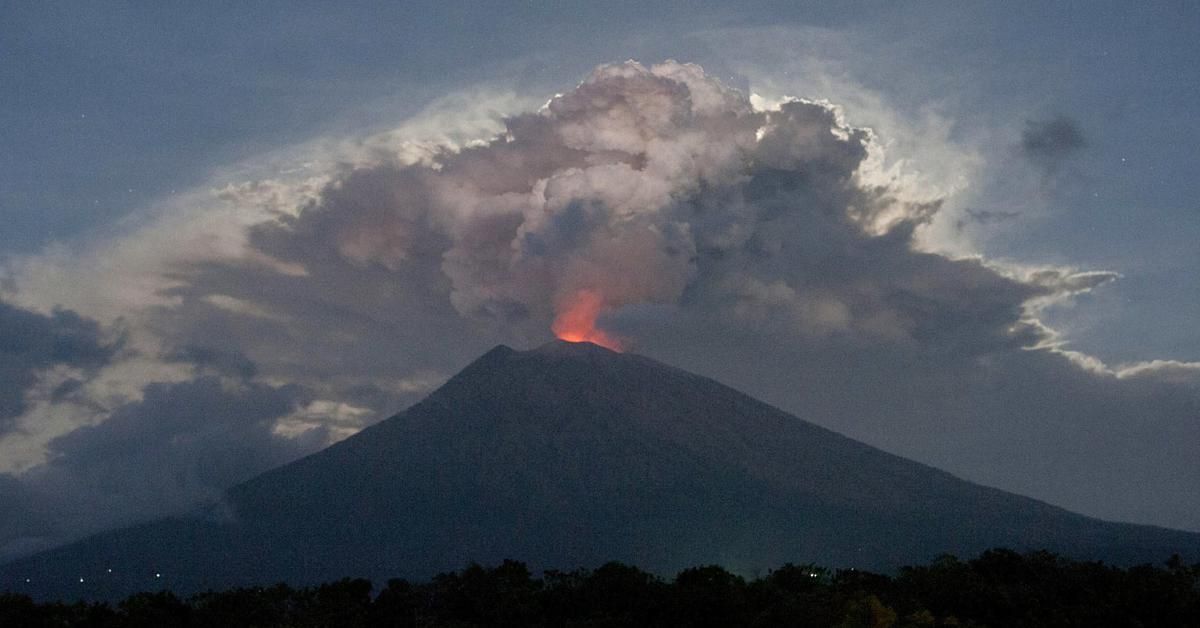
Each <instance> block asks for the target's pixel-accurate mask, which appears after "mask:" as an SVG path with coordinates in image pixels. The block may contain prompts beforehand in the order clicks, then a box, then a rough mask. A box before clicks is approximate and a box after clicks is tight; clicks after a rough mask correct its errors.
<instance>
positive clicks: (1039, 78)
mask: <svg viewBox="0 0 1200 628" xmlns="http://www.w3.org/2000/svg"><path fill="white" fill-rule="evenodd" d="M0 14H2V15H3V19H0V60H2V61H0V85H3V86H4V87H3V89H0V145H3V146H4V147H5V150H4V151H2V152H0V219H2V222H0V224H2V225H3V226H2V228H0V499H3V500H4V503H6V504H12V505H13V506H12V507H11V508H6V509H4V511H3V512H0V556H11V555H17V554H20V553H25V552H29V551H33V550H36V549H39V548H43V547H48V546H51V545H54V544H56V543H61V542H63V541H65V540H67V539H70V538H74V537H77V536H79V535H81V534H86V533H89V532H94V531H96V530H100V529H104V528H106V527H112V526H116V525H121V524H125V523H129V522H132V521H137V520H141V519H145V518H149V517H154V516H160V515H163V514H169V513H178V512H184V511H187V510H189V509H191V508H194V507H196V506H197V505H198V504H202V503H205V502H206V501H209V500H212V499H215V498H216V497H217V496H219V494H220V492H221V491H222V490H223V489H224V488H226V487H228V486H230V485H232V484H234V483H236V482H238V481H240V480H243V479H246V478H248V477H251V476H253V475H254V474H256V473H259V472H261V471H264V470H266V469H268V468H271V467H273V466H277V465H279V464H282V463H284V462H287V461H289V460H292V459H294V458H296V457H298V456H301V455H304V454H306V453H310V452H312V451H315V450H316V449H319V448H320V447H322V446H324V445H326V444H328V443H330V442H334V441H335V440H337V439H340V438H344V437H346V436H348V435H350V434H353V433H354V432H356V431H357V430H359V429H361V428H362V427H364V426H366V425H369V424H371V423H373V422H376V421H378V420H381V419H383V418H386V417H387V416H390V415H391V414H393V413H395V412H397V411H399V410H402V409H403V408H405V407H407V406H408V405H410V404H411V403H413V402H415V401H417V400H419V399H420V398H421V397H423V396H424V395H425V394H427V393H428V392H429V391H431V390H432V389H433V388H434V387H436V386H437V385H438V384H439V383H440V382H442V381H444V380H445V378H447V377H448V376H450V375H452V374H453V373H455V372H456V371H457V370H458V369H460V368H462V367H463V366H465V365H466V364H467V363H469V362H470V360H472V359H473V358H474V357H476V356H478V355H479V354H481V353H482V352H484V351H486V350H487V349H488V348H490V347H491V346H494V345H495V344H497V343H506V344H509V345H511V346H514V347H516V348H528V347H533V346H537V345H538V344H540V343H542V342H545V341H547V340H549V339H551V338H553V337H554V332H555V331H557V332H558V333H559V334H560V335H563V330H564V329H565V328H566V327H567V326H572V327H577V326H579V325H582V326H584V327H586V328H587V334H591V335H590V336H588V335H586V334H585V335H584V336H579V337H590V338H592V339H593V340H599V341H602V342H605V343H608V344H612V345H619V346H621V347H622V348H624V349H626V350H632V351H636V352H639V353H644V354H646V355H649V356H651V357H655V358H657V359H660V360H663V361H665V362H668V363H671V364H674V365H677V366H680V367H683V368H686V369H689V370H692V371H694V372H697V373H701V374H704V375H708V376H711V377H714V378H716V379H718V380H720V381H722V382H725V383H728V384H730V385H733V386H735V387H737V388H739V389H741V390H744V391H745V392H748V393H750V394H752V395H755V396H757V397H759V398H762V399H764V400H766V401H768V402H770V403H773V404H775V405H777V406H779V407H781V408H783V409H785V410H787V411H789V412H792V413H794V414H796V415H797V416H799V417H801V418H804V419H806V420H810V421H813V422H815V423H818V424H821V425H823V426H826V427H829V428H831V429H834V430H836V431H839V432H841V433H844V434H846V435H849V436H851V437H854V438H857V439H860V440H863V441H865V442H867V443H870V444H872V445H875V446H878V447H881V448H883V449H885V450H887V451H891V452H894V453H897V454H900V455H904V456H907V457H910V458H913V459H916V460H918V461H921V462H925V463H928V464H932V465H934V466H938V467H941V468H944V469H946V470H948V471H951V472H953V473H955V474H957V475H959V476H961V477H964V478H967V479H970V480H973V481H977V482H981V483H983V484H987V485H990V486H997V487H1000V488H1004V489H1007V490H1012V491H1015V492H1018V493H1022V494H1026V495H1030V496H1033V497H1037V498H1039V499H1044V500H1046V501H1049V502H1051V503H1054V504H1057V505H1061V506H1064V507H1067V508H1069V509H1072V510H1075V511H1078V512H1082V513H1084V514H1089V515H1093V516H1099V517H1104V518H1108V519H1114V520H1120V521H1132V522H1139V523H1150V524H1156V525H1162V526H1169V527H1178V528H1185V529H1191V530H1200V494H1197V492H1196V491H1195V490H1194V487H1195V486H1197V485H1200V462H1198V461H1197V456H1196V455H1195V451H1197V448H1198V447H1200V326H1197V324H1196V321H1197V320H1200V246H1198V245H1197V244H1196V243H1197V242H1198V241H1200V204H1198V202H1197V200H1196V199H1197V198H1198V197H1200V176H1197V174H1198V173H1197V167H1198V163H1200V161H1198V159H1197V149H1196V147H1197V146H1200V116H1197V115H1196V113H1197V109H1196V108H1197V105H1196V103H1197V102H1198V101H1200V81H1197V80H1196V78H1195V70H1194V68H1195V65H1196V62H1197V61H1200V8H1198V7H1197V5H1195V4H1193V3H1184V2H1162V3H1149V4H1145V3H1138V4H1133V3H1125V4H1118V3H1096V2H1089V3H1066V2H1065V3H1054V4H1053V5H1052V6H1045V5H1044V3H1005V4H1003V5H1001V4H995V3H990V4H988V3H971V2H966V3H963V2H953V3H950V2H947V3H937V2H929V3H908V4H904V5H898V4H896V3H836V4H835V3H795V2H778V3H774V2H759V3H744V4H743V3H739V4H738V5H737V6H727V4H726V3H702V2H696V3H686V4H685V3H650V4H649V6H646V4H645V3H604V4H601V3H553V4H548V3H462V4H456V3H446V2H438V3H412V2H410V3H380V4H378V5H366V4H348V5H346V6H340V7H339V8H338V9H337V10H331V9H330V8H329V7H327V6H324V5H321V4H318V3H255V4H253V5H247V4H246V3H225V4H220V3H204V4H203V5H195V6H191V5H189V6H182V5H175V6H169V5H162V4H158V3H111V4H103V5H100V4H80V3H56V2H47V3H16V2H12V3H9V2H0ZM552 330H553V331H552ZM571 333H576V332H571Z"/></svg>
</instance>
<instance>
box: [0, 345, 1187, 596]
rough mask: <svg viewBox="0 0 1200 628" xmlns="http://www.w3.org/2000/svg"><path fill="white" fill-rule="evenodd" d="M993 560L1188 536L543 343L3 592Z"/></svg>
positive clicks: (75, 552) (688, 379)
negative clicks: (1002, 553)
mask: <svg viewBox="0 0 1200 628" xmlns="http://www.w3.org/2000/svg"><path fill="white" fill-rule="evenodd" d="M997 546H1003V547H1009V548H1013V549H1017V550H1029V549H1048V550H1051V551H1054V552H1058V553H1062V554H1065V555H1068V556H1071V557H1075V558H1082V559H1100V560H1106V561H1110V562H1116V563H1122V564H1130V563H1138V562H1160V561H1162V560H1165V559H1166V558H1168V557H1169V556H1171V555H1172V554H1173V553H1179V554H1181V555H1183V556H1184V558H1185V559H1190V560H1200V534H1194V533H1189V532H1182V531H1173V530H1167V529H1162V528H1155V527H1150V526H1137V525H1128V524H1119V523H1110V522H1104V521H1099V520H1096V519H1091V518H1088V517H1084V516H1081V515H1077V514H1073V513H1070V512H1067V511H1065V510H1062V509H1060V508H1057V507H1054V506H1051V505H1049V504H1046V503H1043V502H1039V501H1036V500H1033V499H1028V498H1025V497H1020V496H1018V495H1014V494H1011V493H1006V492H1004V491H1000V490H996V489H992V488H987V487H983V486H979V485H976V484H972V483H970V482H967V481H964V480H961V479H959V478H956V477H954V476H952V475H950V474H948V473H945V472H943V471H939V470H937V469H934V468H931V467H928V466H925V465H922V464H919V463H916V462H913V461H910V460H906V459H904V458H900V457H898V456H894V455H891V454H888V453H886V452H883V451H880V450H878V449H875V448H873V447H870V446H868V445H865V444H862V443H859V442H857V441H854V440H851V439H849V438H846V437H844V436H841V435H839V434H837V433H834V432H832V431H829V430H827V429H824V428H821V427H818V426H817V425H814V424H813V423H809V422H806V421H804V420H801V419H800V418H797V417H795V416H792V415H790V414H787V413H785V412H782V411H780V410H778V409H776V408H773V407H771V406H769V405H767V404H764V403H762V402H759V401H756V400H754V399H752V398H750V397H748V396H746V395H744V394H741V393H739V392H737V391H735V390H732V389H730V388H728V387H726V386H723V385H721V384H719V383H717V382H715V381H712V380H710V379H707V378H704V377H700V376H697V375H693V374H691V373H688V372H685V371H682V370H679V369H676V368H673V367H670V366H666V365H664V364H661V363H658V362H655V361H654V360H651V359H649V358H646V357H642V356H639V355H634V354H629V353H616V352H613V351H610V350H608V349H605V348H603V347H600V346H597V345H594V344H590V343H569V342H563V341H556V342H552V343H550V344H548V345H545V346H542V347H540V348H537V349H533V350H530V351H515V350H513V349H510V348H508V347H504V346H500V347H496V348H495V349H493V350H491V351H489V352H488V353H486V354H485V355H483V356H482V357H480V358H479V359H478V360H476V361H475V362H474V363H472V364H471V365H469V366H468V367H467V368H466V369H464V370H463V371H462V372H460V373H459V374H458V375H456V376H455V377H453V378H451V379H450V380H449V381H448V382H446V383H445V384H444V385H443V386H442V387H441V388H439V389H438V390H436V391H435V392H434V393H432V394H431V395H429V397H427V398H426V399H425V400H423V401H421V402H420V403H418V404H416V405H414V406H412V407H411V408H409V409H408V410H406V411H404V412H402V413H400V414H398V415H396V416H394V417H392V418H390V419H387V420H385V421H382V422H380V423H378V424H376V425H374V426H372V427H369V428H367V429H365V430H363V431H361V432H360V433H358V434H357V435H355V436H353V437H351V438H348V439H346V440H344V441H342V442H340V443H337V444H335V445H333V446H331V447H329V448H327V449H325V450H323V451H321V452H318V453H316V454H314V455H311V456H308V457H306V458H303V459H301V460H298V461H296V462H293V463H291V464H288V465H285V466H283V467H280V468H277V469H275V470H272V471H269V472H267V473H265V474H263V475H260V476H258V477H256V478H254V479H252V480H250V481H247V482H245V483H243V484H240V485H238V486H235V487H233V488H232V489H230V490H229V491H228V492H227V493H226V496H225V498H224V500H223V501H222V502H221V503H219V504H215V505H213V506H211V507H209V508H206V509H204V510H203V511H201V512H197V513H195V514H194V515H191V516H187V517H176V518H169V519H163V520H159V521H155V522H150V523H146V524H142V525H138V526H134V527H130V528H125V529H121V530H116V531H111V532H107V533H103V534H100V535H97V536H93V537H90V538H87V539H84V540H81V541H78V542H76V543H73V544H71V545H67V546H64V547H61V548H57V549H53V550H49V551H46V552H43V553H40V554H36V555H34V556H30V557H26V558H24V559H20V560H17V561H15V562H12V563H9V564H7V565H5V566H3V567H0V590H3V589H8V590H11V591H15V592H25V593H31V594H33V595H36V596H39V597H61V598H69V599H73V598H79V597H84V598H88V597H107V598H113V597H117V596H121V595H125V594H127V593H129V592H132V591H137V590H145V589H159V588H171V589H173V590H176V591H177V592H190V591H196V590H203V589H206V588H226V587H231V586H241V585H251V584H263V583H272V582H277V581H286V582H289V583H291V584H309V583H315V582H320V581H328V580H332V579H336V578H340V577H345V576H355V577H367V578H371V579H375V580H382V579H386V578H389V577H399V576H402V577H409V578H422V579H423V578H428V577H429V576H432V575H434V574H436V573H438V572H443V571H451V570H455V569H459V568H462V567H463V566H465V565H467V564H468V563H470V562H473V561H474V562H480V563H484V564H489V563H496V562H499V561H501V560H503V559H505V558H514V559H518V560H522V561H525V562H527V563H528V564H529V565H530V567H532V568H534V569H549V568H554V569H571V568H576V567H595V566H598V565H600V564H602V563H604V562H607V561H613V560H617V561H622V562H626V563H630V564H634V565H637V566H639V567H642V568H644V569H647V570H650V571H652V572H656V573H659V574H663V575H671V574H673V573H675V572H676V571H677V570H679V569H682V568H685V567H689V566H695V565H701V564H713V563H716V564H720V565H723V566H725V567H726V568H728V569H731V570H733V571H736V572H741V573H745V574H754V573H762V572H765V571H766V570H768V569H771V568H774V567H778V566H780V565H782V564H784V563H786V562H793V563H805V562H815V563H818V564H822V565H826V566H833V567H858V568H868V569H876V570H887V569H893V568H896V567H898V566H901V565H904V564H914V563H923V562H928V561H929V560H931V559H933V558H934V557H936V556H937V555H939V554H943V553H952V554H957V555H963V556H970V555H974V554H976V553H978V552H980V551H982V550H985V549H988V548H992V547H997ZM110 570H111V571H110ZM81 579H82V582H81Z"/></svg>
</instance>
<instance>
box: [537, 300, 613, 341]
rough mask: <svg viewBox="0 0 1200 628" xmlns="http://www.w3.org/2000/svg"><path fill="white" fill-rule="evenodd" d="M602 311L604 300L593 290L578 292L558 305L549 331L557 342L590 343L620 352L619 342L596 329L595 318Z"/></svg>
mask: <svg viewBox="0 0 1200 628" xmlns="http://www.w3.org/2000/svg"><path fill="white" fill-rule="evenodd" d="M603 309H604V298H603V297H601V296H600V293H599V292H596V291H594V290H580V291H578V292H576V293H575V294H574V295H572V297H571V298H570V299H569V300H566V301H563V302H562V303H560V305H559V312H558V316H557V317H555V319H554V324H553V325H551V326H550V329H551V330H552V331H553V332H554V335H555V336H558V339H559V340H566V341H567V342H591V343H595V344H598V345H600V346H601V347H607V348H609V349H612V350H613V351H620V350H621V341H620V340H618V339H616V338H614V337H613V336H610V335H608V334H607V333H605V332H604V330H602V329H598V328H597V327H596V318H597V317H598V316H600V312H601V311H602V310H603Z"/></svg>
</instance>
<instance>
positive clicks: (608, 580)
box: [0, 549, 1200, 628]
mask: <svg viewBox="0 0 1200 628" xmlns="http://www.w3.org/2000/svg"><path fill="white" fill-rule="evenodd" d="M0 626H13V627H22V628H24V627H29V628H38V627H42V626H46V627H49V626H56V627H59V626H88V627H93V626H94V627H117V626H122V627H124V626H146V627H156V628H157V627H164V626H169V627H180V628H185V627H191V626H195V627H208V626H220V627H235V626H246V627H250V626H255V627H263V628H267V627H282V626H312V627H338V628H355V627H375V626H387V627H411V628H419V627H426V626H429V627H433V626H445V627H450V626H455V627H466V626H513V627H516V626H522V627H525V626H533V627H547V628H549V627H559V626H561V627H585V626H586V627H589V628H601V627H617V626H638V627H656V626H663V627H665V626H695V627H709V626H711V627H717V626H721V627H726V626H753V627H764V628H766V627H775V626H789V627H809V626H811V627H821V628H828V627H838V628H843V627H844V628H851V627H854V628H858V627H864V628H917V627H937V626H961V627H983V626H988V627H993V628H1021V627H1026V626H1028V627H1038V628H1045V627H1055V626H1089V627H1103V626H1121V627H1169V626H1189V627H1196V626H1200V564H1196V565H1190V566H1189V565H1185V564H1184V563H1183V562H1182V561H1181V560H1180V559H1179V558H1178V557H1172V558H1171V559H1170V560H1169V561H1167V562H1166V563H1165V564H1164V565H1162V566H1154V565H1141V566H1137V567H1131V568H1118V567H1114V566H1111V565H1106V564H1104V563H1100V562H1081V561H1074V560H1069V559H1066V558H1063V557H1060V556H1057V555H1055V554H1051V553H1049V552H1033V553H1027V554H1019V553H1016V552H1012V551H1008V550H1000V549H997V550H991V551H988V552H985V553H983V554H982V555H980V556H979V557H977V558H975V559H973V560H968V561H961V560H959V559H957V558H954V557H952V556H943V557H941V558H938V559H937V560H935V561H933V562H932V563H930V564H928V565H923V566H916V567H906V568H904V569H902V570H900V571H899V572H897V573H896V574H894V575H883V574H877V573H870V572H865V571H857V570H853V569H845V570H837V571H832V570H828V569H824V568H821V567H818V566H815V565H792V564H788V565H784V566H782V567H780V568H778V569H775V570H773V571H771V572H769V573H767V574H765V575H760V576H758V577H753V578H750V579H747V578H743V577H742V576H738V575H735V574H733V573H730V572H729V571H727V570H725V569H723V568H721V567H718V566H711V565H710V566H702V567H694V568H690V569H685V570H683V571H682V572H680V573H679V574H678V575H676V576H675V577H674V578H673V579H670V580H667V579H663V578H659V577H656V576H654V575H651V574H649V573H647V572H644V571H642V570H640V569H638V568H637V567H633V566H629V565H624V564H621V563H609V564H606V565H604V566H601V567H599V568H597V569H594V570H578V571H569V572H561V571H548V572H545V573H544V574H542V575H541V576H540V577H535V575H534V574H533V573H531V572H530V570H529V569H528V568H527V567H526V565H525V564H523V563H520V562H517V561H505V562H504V563H502V564H500V565H497V566H493V567H484V566H480V565H471V566H469V567H467V568H465V569H462V570H461V571H457V572H454V573H445V574H440V575H438V576H435V577H434V578H432V579H431V580H429V581H427V582H418V583H414V582H409V581H407V580H403V579H394V580H390V581H388V582H387V583H386V585H384V586H383V587H382V588H380V589H379V590H378V591H377V592H376V591H375V587H374V586H373V585H372V583H371V582H370V581H368V580H364V579H343V580H339V581H336V582H329V583H326V584H322V585H319V586H315V587H304V588H293V587H290V586H288V585H286V584H277V585H274V586H270V587H254V588H239V589H232V590H228V591H210V592H206V593H200V594H197V595H194V596H191V597H188V598H186V599H185V598H180V597H177V596H176V595H175V594H173V593H171V592H169V591H159V592H155V593H149V592H148V593H139V594H136V595H132V596H130V597H128V598H125V599H124V600H122V601H120V602H118V603H116V604H115V605H113V604H108V603H104V602H91V603H88V602H76V603H64V602H49V603H37V602H35V601H34V600H32V599H31V598H29V597H27V596H24V595H16V594H0Z"/></svg>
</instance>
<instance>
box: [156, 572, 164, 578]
mask: <svg viewBox="0 0 1200 628" xmlns="http://www.w3.org/2000/svg"><path fill="white" fill-rule="evenodd" d="M154 577H155V578H161V577H162V574H160V573H156V574H154Z"/></svg>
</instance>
